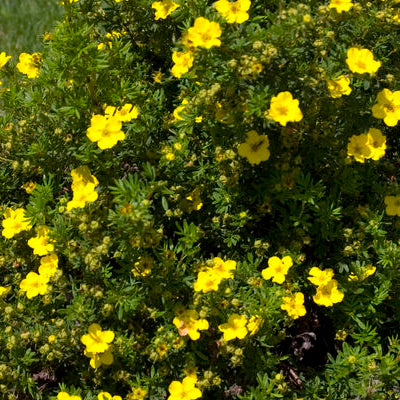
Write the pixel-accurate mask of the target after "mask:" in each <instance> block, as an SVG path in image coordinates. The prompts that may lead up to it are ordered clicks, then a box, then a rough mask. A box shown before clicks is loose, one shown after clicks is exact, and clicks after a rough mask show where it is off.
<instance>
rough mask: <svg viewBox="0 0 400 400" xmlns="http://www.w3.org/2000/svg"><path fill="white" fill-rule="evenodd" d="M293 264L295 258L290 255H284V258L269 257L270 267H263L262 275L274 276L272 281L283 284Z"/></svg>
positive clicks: (268, 277)
mask: <svg viewBox="0 0 400 400" xmlns="http://www.w3.org/2000/svg"><path fill="white" fill-rule="evenodd" d="M292 265H293V260H292V258H291V257H290V256H286V257H283V258H282V260H281V259H280V258H279V257H276V256H273V257H270V258H269V259H268V268H265V269H263V270H262V271H261V275H262V277H263V278H264V279H267V280H268V279H271V278H272V282H275V283H279V284H282V283H283V282H284V281H285V278H286V274H287V273H288V271H289V268H290V267H291V266H292Z"/></svg>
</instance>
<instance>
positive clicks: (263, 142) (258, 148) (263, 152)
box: [238, 131, 271, 165]
mask: <svg viewBox="0 0 400 400" xmlns="http://www.w3.org/2000/svg"><path fill="white" fill-rule="evenodd" d="M238 153H239V155H240V156H241V157H246V158H247V160H248V161H249V163H250V164H257V165H258V164H260V162H262V161H267V160H268V159H269V157H270V154H271V153H270V151H269V139H268V136H267V135H259V134H258V133H257V132H256V131H249V132H247V139H246V141H245V142H244V143H241V144H240V145H239V147H238Z"/></svg>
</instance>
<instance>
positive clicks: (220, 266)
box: [211, 257, 236, 279]
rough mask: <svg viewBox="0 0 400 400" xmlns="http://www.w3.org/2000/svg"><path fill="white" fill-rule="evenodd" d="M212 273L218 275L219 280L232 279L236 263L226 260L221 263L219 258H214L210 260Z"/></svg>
mask: <svg viewBox="0 0 400 400" xmlns="http://www.w3.org/2000/svg"><path fill="white" fill-rule="evenodd" d="M212 263H213V266H212V269H211V270H212V272H213V273H215V274H217V275H219V276H220V277H221V279H232V278H233V272H232V271H234V270H235V269H236V261H234V260H227V261H223V260H222V259H221V258H219V257H214V258H213V260H212Z"/></svg>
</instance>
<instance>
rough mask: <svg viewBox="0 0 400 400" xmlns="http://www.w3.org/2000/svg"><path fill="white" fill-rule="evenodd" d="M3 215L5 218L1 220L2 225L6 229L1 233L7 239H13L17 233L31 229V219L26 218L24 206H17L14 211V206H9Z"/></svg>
mask: <svg viewBox="0 0 400 400" xmlns="http://www.w3.org/2000/svg"><path fill="white" fill-rule="evenodd" d="M3 215H4V218H5V219H4V220H3V221H2V222H1V225H2V226H3V228H4V229H3V231H2V232H1V234H2V235H3V236H4V237H5V238H7V239H11V238H12V237H14V236H15V235H16V234H18V233H20V232H22V231H29V229H31V228H32V225H31V224H30V222H29V220H27V219H26V216H25V210H24V209H23V208H17V209H16V210H15V211H14V210H13V209H12V208H9V207H7V209H6V212H5V213H4V214H3Z"/></svg>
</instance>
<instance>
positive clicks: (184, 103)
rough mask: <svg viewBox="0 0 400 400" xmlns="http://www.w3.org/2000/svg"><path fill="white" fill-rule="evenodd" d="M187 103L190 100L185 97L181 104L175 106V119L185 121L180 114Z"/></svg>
mask: <svg viewBox="0 0 400 400" xmlns="http://www.w3.org/2000/svg"><path fill="white" fill-rule="evenodd" d="M187 104H189V101H188V99H187V98H184V99H183V100H182V103H181V105H180V106H178V107H176V108H175V110H174V112H173V114H174V117H175V120H177V121H184V120H185V118H183V117H182V116H181V115H180V113H181V112H182V111H184V110H185V108H186V105H187Z"/></svg>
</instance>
